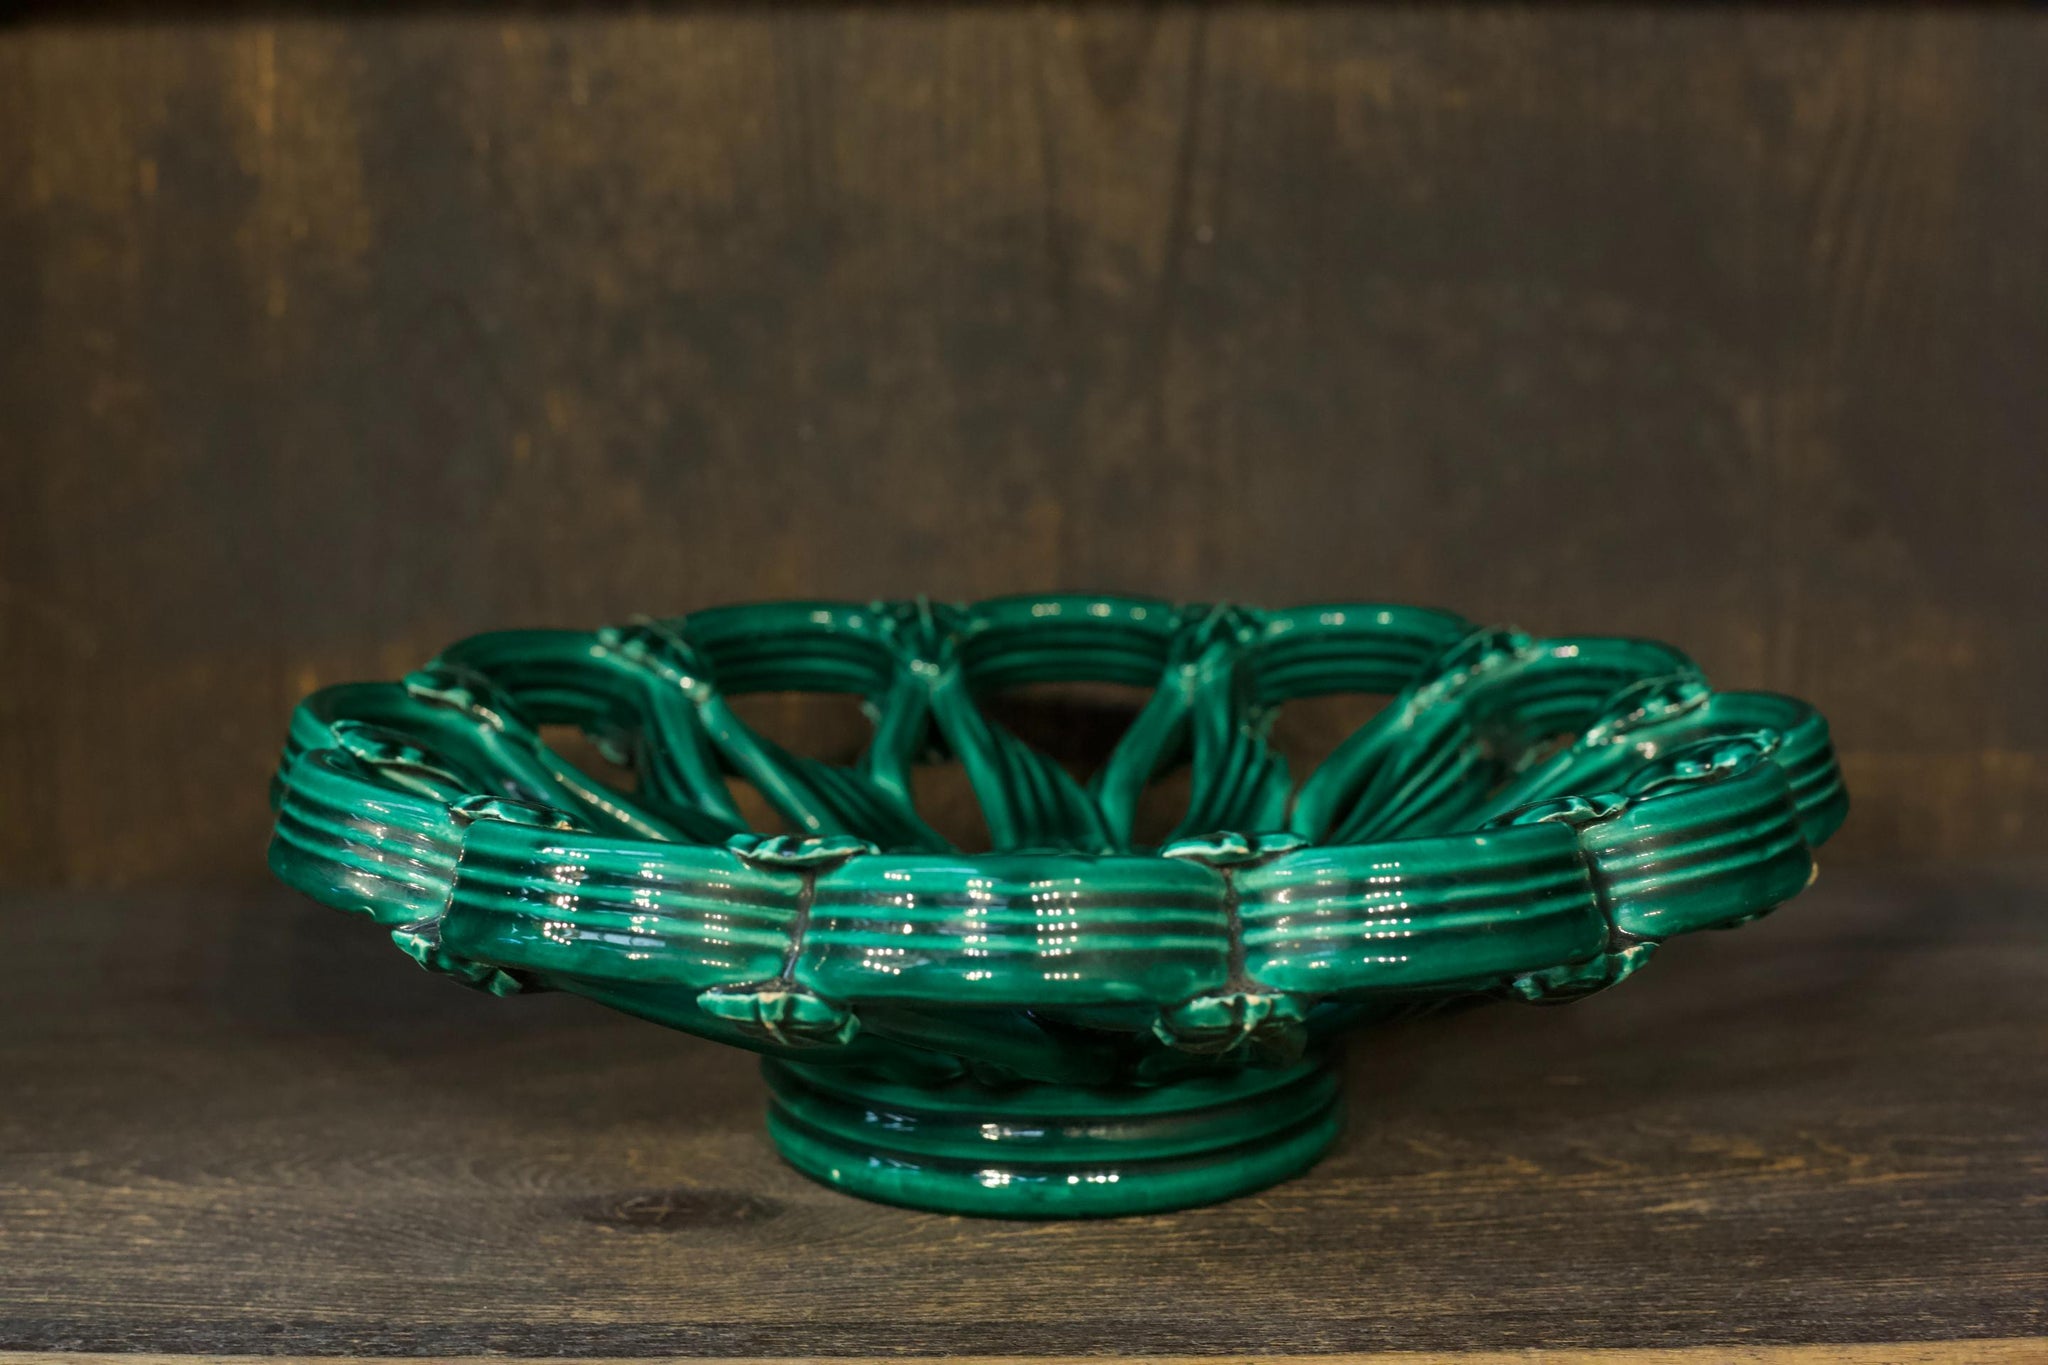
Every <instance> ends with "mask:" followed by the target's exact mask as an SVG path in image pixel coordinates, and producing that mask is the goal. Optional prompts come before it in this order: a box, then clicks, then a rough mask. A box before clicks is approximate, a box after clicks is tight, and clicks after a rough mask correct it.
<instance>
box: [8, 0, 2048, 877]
mask: <svg viewBox="0 0 2048 1365" xmlns="http://www.w3.org/2000/svg"><path fill="white" fill-rule="evenodd" d="M52 14H54V16H55V17H51V16H52ZM2044 72H2048V16H2042V15H2039V14H2030V13H2028V12H2025V11H2019V10H2013V11H1967V10H1953V9H1943V10H1919V9H1844V8H1834V7H1827V8H1817V9H1813V8H1808V9H1799V10H1789V9H1788V10H1776V11H1774V10H1756V9H1741V8H1732V9H1731V8H1718V7H1716V8H1690V7H1675V8H1674V7H1665V6H1658V7H1644V8H1637V7H1632V6H1625V5H1622V6H1604V7H1599V8H1593V9H1583V10H1581V9H1572V8H1562V7H1543V8H1537V9H1533V10H1515V11H1501V10H1493V9H1486V8H1459V9H1420V10H1409V9H1389V8H1377V7H1352V6H1311V7H1299V6H1258V7H1246V8H1219V9H1196V8H1162V9H1121V8H1116V7H1109V6H1096V7H1090V8H1087V9H1085V10H1065V9H1045V8H1009V7H1001V6H996V7H990V6H970V5H960V6H884V7H860V6H843V5H832V6H821V7H786V6H774V7H768V6H763V7H760V8H757V9H721V10H709V9H705V10H699V9H691V8H674V9H663V10H659V11H656V12H640V11H636V10H629V9H600V10H594V11H593V10H565V9H541V10H532V9H524V10H515V11H498V10H492V9H474V8H464V9H460V10H455V11H436V10H431V9H417V8H410V9H397V10H388V11H382V12H379V11H375V10H361V11H358V10H353V9H350V8H346V7H341V8H318V7H316V8H311V9H306V10H297V9H292V8H290V7H287V8H285V9H282V10H278V11H275V12H271V11H262V10H251V9H249V8H247V7H243V6H221V7H207V6H204V5H200V6H193V7H185V8H182V9H180V10H179V11H178V12H177V13H175V14H173V15H171V16H169V17H163V18H158V19H154V20H149V21H129V20H124V19H121V18H119V17H109V16H107V15H105V14H101V13H97V12H95V11H87V12H85V13H84V14H83V15H82V16H79V15H71V16H68V17H67V15H66V12H65V11H64V10H63V9H62V8H61V7H56V8H54V9H51V10H44V11H41V12H40V13H39V15H38V16H37V17H35V18H33V19H32V20H26V21H18V22H16V23H14V24H12V25H8V26H4V27H0V462H4V464H0V474H4V477H0V884H11V885H17V886H20V885H51V884H72V885H137V884H172V883H188V884H203V883H246V882H254V881H257V880H259V879H260V878H261V877H262V876H263V873H262V849H263V842H264V838H265V833H266V827H267V819H266V815H267V812H266V806H265V793H264V788H265V782H266V779H267V776H268V772H269V768H270V765H271V762H272V759H273V757H274V754H275V750H276V745H277V743H278V740H279V738H280V736H281V734H282V729H283V725H284V719H285V715H286V712H287V709H288V707H289V706H290V704H291V703H292V701H293V700H294V699H295V698H296V697H297V696H298V695H299V694H300V693H301V692H303V691H304V690H306V689H307V688H310V687H312V686H314V685H315V684H318V683H322V682H327V681H332V680H336V679H340V678H344V677H349V676H365V675H388V674H392V673H394V672H397V671H400V670H403V669H405V668H407V667H409V666H411V665H412V664H413V663H415V662H416V661H418V660H419V659H421V658H422V657H424V656H425V655H427V654H429V653H431V652H432V651H433V650H434V648H435V647H436V646H437V645H439V644H441V643H443V642H444V641H446V640H448V639H450V638H452V637H455V636H458V635H461V634H463V633H465V632H469V631H473V630H477V629H481V628H485V627H490V626H497V625H506V624H515V623H565V624H566V623H594V622H599V621H602V620H605V619H609V618H617V617H621V616H624V615H627V614H630V613H633V612H639V611H654V612H673V611H681V610H685V609H688V608H692V607H696V606H700V605H705V604H709V603H713V602H718V601H721V600H728V599H734V598H748V597H757V596H763V595H784V594H823V595H833V596H847V597H866V596H869V595H874V594H898V593H910V592H914V591H916V590H919V589H924V590H928V591H930V592H932V593H934V594H937V595H945V596H967V595H978V594H987V593H996V592H1002V591H1007V590H1012V589H1018V588H1027V587H1039V586H1093V585H1099V586H1103V587H1112V588H1122V589H1130V590H1140V591H1152V592H1159V593H1165V594H1172V595H1179V596H1210V595H1228V596H1233V597H1241V598H1245V599H1249V600H1255V601H1269V602H1289V601H1295V600H1302V599H1324V598H1359V597H1393V598H1406V599H1417V600H1424V601H1431V602H1439V603H1442V604H1445V605H1449V606H1453V607H1456V608H1458V609H1460V610H1462V611H1464V612H1466V613H1467V614H1470V615H1474V616H1478V617H1483V618H1489V619H1497V620H1504V621H1513V622H1517V623H1520V624H1522V625H1524V626H1526V627H1528V628H1530V629H1533V630H1538V631H1574V630H1617V631H1625V632H1637V633H1645V634H1651V635H1656V636H1661V637H1666V638H1670V639H1673V640H1675V641H1678V642H1680V643H1682V644H1684V645H1685V646H1687V647H1689V648H1690V649H1692V650H1693V651H1694V652H1695V653H1696V654H1697V655H1698V657H1700V659H1701V660H1702V661H1703V662H1704V663H1706V664H1707V665H1708V666H1709V667H1710V668H1711V669H1712V670H1713V671H1714V673H1715V674H1716V676H1717V677H1718V678H1719V679H1720V680H1721V681H1723V682H1725V683H1727V684H1731V685H1744V686H1758V685H1760V686H1768V687H1775V688H1781V689H1786V690H1791V691H1795V692H1798V693H1800V694H1803V695H1805V696H1808V697H1810V698H1812V699H1814V700H1815V701H1817V702H1819V703H1820V704H1821V705H1822V706H1823V707H1825V708H1826V710H1827V711H1828V713H1829V714H1830V715H1831V717H1832V718H1833V719H1834V721H1835V724H1836V731H1837V735H1838V738H1839V741H1840V743H1841V745H1842V748H1843V750H1844V753H1845V756H1846V760H1847V762H1848V766H1849V769H1850V774H1851V779H1852V783H1853V786H1854V790H1855V794H1856V798H1857V800H1858V803H1859V810H1858V814H1857V815H1856V817H1855V818H1854V819H1853V820H1852V822H1851V825H1850V827H1849V830H1848V831H1847V833H1846V834H1845V835H1844V838H1843V841H1842V845H1841V850H1842V856H1844V857H1848V858H1873V857H1885V856H1890V855H1894V854H1896V855H1949V854H1957V855H1960V854H1976V853H1997V852H2005V851H2013V850H2018V849H2023V848H2027V847H2030V846H2033V845H2037V844H2038V843H2039V839H2040V833H2041V830H2042V828H2043V824H2044V821H2048V721H2044V718H2043V701H2044V699H2048V636H2044V631H2043V626H2044V623H2048V516H2044V513H2048V447H2044V433H2048V250H2044V245H2043V244H2044V242H2048V136H2044V130H2048V77H2044Z"/></svg>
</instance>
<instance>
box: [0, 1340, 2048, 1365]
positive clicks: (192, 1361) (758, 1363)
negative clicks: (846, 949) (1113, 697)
mask: <svg viewBox="0 0 2048 1365" xmlns="http://www.w3.org/2000/svg"><path fill="white" fill-rule="evenodd" d="M2044 1354H2048V1342H2043V1341H2041V1340H2038V1339H2035V1340H2026V1339H2015V1340H2010V1341H1990V1340H1984V1339H1981V1338H1979V1339H1974V1340H1969V1341H1928V1342H1888V1343H1885V1344H1883V1345H1877V1346H1700V1347H1689V1348H1688V1347H1680V1348H1678V1349H1676V1350H1668V1351H1661V1350H1654V1349H1653V1350H1646V1351H1629V1350H1621V1351H1598V1350H1595V1351H1546V1350H1542V1349H1540V1348H1538V1349H1533V1350H1527V1351H1454V1352H1442V1351H1427V1352H1423V1351H1394V1352H1377V1351H1376V1352H1374V1353H1372V1354H1370V1355H1359V1354H1356V1353H1352V1352H1331V1353H1327V1354H1321V1355H1307V1356H1263V1355H1262V1356H1259V1357H1256V1358H1257V1359H1258V1360H1259V1361H1260V1362H1261V1365H2038V1362H2039V1361H2040V1360H2041V1359H2042V1358H2043V1356H2044ZM458 1358H459V1357H458ZM878 1358H886V1359H888V1360H890V1361H893V1362H895V1365H937V1363H938V1362H940V1361H945V1362H947V1365H1025V1363H1026V1362H1030V1363H1031V1365H1047V1363H1048V1362H1050V1361H1054V1360H1058V1359H1060V1358H1061V1357H1057V1356H1042V1355H1038V1356H889V1357H875V1356H802V1357H796V1356H790V1357H783V1358H782V1359H785V1360H788V1361H789V1362H790V1365H838V1362H853V1361H866V1360H875V1359H878ZM263 1359H264V1360H265V1362H267V1365H329V1362H334V1361H339V1360H348V1361H350V1362H352V1365H399V1362H406V1365H416V1362H417V1361H418V1360H419V1357H417V1356H385V1357H375V1356H345V1357H343V1356H265V1357H264V1358H263ZM567 1359H577V1360H581V1361H583V1362H584V1365H591V1362H590V1360H589V1358H587V1357H565V1358H563V1360H562V1361H547V1360H535V1361H532V1362H531V1365H564V1362H565V1361H566V1360H567ZM613 1359H617V1360H630V1361H633V1362H635V1365H656V1362H664V1363H666V1362H675V1363H676V1365H680V1362H683V1361H689V1362H691V1365H732V1362H734V1361H739V1360H747V1361H750V1362H753V1365H765V1361H766V1358H764V1357H758V1356H726V1357H717V1356H618V1357H613ZM1069 1359H1075V1360H1083V1361H1089V1362H1095V1363H1096V1365H1108V1362H1112V1361H1119V1360H1129V1361H1132V1362H1140V1361H1142V1362H1143V1365H1226V1363H1227V1362H1229V1361H1231V1360H1232V1359H1233V1357H1230V1356H1213V1355H1205V1356H1142V1357H1140V1356H1114V1355H1090V1356H1076V1357H1069ZM1235 1359H1239V1360H1242V1359H1244V1357H1241V1356H1240V1357H1235ZM0 1365H250V1358H249V1357H248V1356H230V1355H160V1354H152V1353H148V1352H135V1353H128V1354H105V1353H85V1352H55V1351H0Z"/></svg>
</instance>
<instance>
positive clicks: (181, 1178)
mask: <svg viewBox="0 0 2048 1365" xmlns="http://www.w3.org/2000/svg"><path fill="white" fill-rule="evenodd" d="M0 936H4V941H5V942H6V943H7V945H8V954H9V956H8V965H9V979H8V985H7V988H6V990H5V991H0V1096H4V1097H5V1102H4V1104H0V1348H10V1349H16V1350H59V1349H62V1350H94V1351H116V1350H119V1351H149V1352H158V1353H170V1354H206V1353H224V1354H246V1353H261V1354H290V1355H338V1354H358V1353H361V1354H371V1355H405V1354H414V1353H439V1354H474V1353H479V1352H511V1353H517V1354H529V1355H548V1356H629V1355H663V1354H668V1355H677V1354H692V1355H694V1354H706V1355H719V1356H746V1355H761V1354H766V1355H777V1356H788V1355H803V1356H813V1355H830V1356H853V1355H860V1356H879V1355H935V1354H942V1353H948V1352H961V1353H969V1354H979V1355H1045V1354H1054V1355H1058V1354H1074V1353H1099V1352H1106V1353H1115V1354H1121V1355H1127V1356H1144V1355H1185V1354H1210V1353H1252V1352H1276V1353H1294V1354H1301V1353H1315V1352H1329V1351H1352V1352H1373V1351H1390V1350H1404V1351H1457V1350H1465V1351H1487V1350H1492V1351H1519V1350H1521V1349H1523V1348H1526V1347H1534V1346H1545V1347H1550V1348H1556V1349H1564V1348H1581V1347H1594V1346H1598V1347H1615V1348H1624V1347H1625V1348H1633V1349H1639V1350H1668V1349H1674V1348H1678V1347H1689V1346H1711V1347H1714V1348H1715V1350H1716V1351H1719V1352H1721V1354H1720V1355H1718V1356H1715V1357H1712V1358H1718V1359H1738V1358H1743V1359H1746V1358H1748V1357H1742V1356H1738V1355H1737V1354H1736V1348H1738V1347H1739V1348H1743V1349H1750V1348H1761V1347H1765V1346H1771V1345H1781V1344H1810V1345H1813V1344H1817V1345H1830V1344H1832V1345H1857V1344H1866V1345H1868V1344H1881V1343H1898V1342H1923V1341H1924V1342H1936V1343H1940V1342H1948V1343H1951V1345H1949V1346H1946V1347H1940V1348H1939V1349H1938V1350H1937V1348H1935V1347H1929V1348H1928V1350H1929V1352H1932V1354H1921V1355H1913V1354H1908V1353H1906V1352H1905V1351H1904V1350H1903V1348H1896V1347H1886V1348H1885V1349H1886V1350H1891V1351H1893V1352H1894V1353H1893V1354H1889V1355H1887V1354H1883V1353H1882V1352H1880V1353H1878V1354H1875V1355H1870V1354H1865V1355H1861V1356H1858V1355H1844V1356H1842V1357H1840V1358H1841V1359H1845V1360H1872V1359H1881V1360H1918V1359H1935V1360H1949V1359H1973V1358H1974V1359H1982V1360H1994V1359H2013V1358H2027V1357H2026V1356H2025V1354H2024V1348H2023V1347H2014V1348H2011V1349H2012V1350H2018V1351H2021V1354H2020V1355H2018V1356H2013V1355H2010V1354H2008V1355H2006V1356H2003V1357H2001V1356H1997V1355H1994V1354H1992V1350H1993V1348H1991V1347H1988V1346H1987V1347H1985V1348H1983V1351H1984V1353H1983V1354H1981V1355H1977V1356H1971V1355H1970V1354H1968V1352H1969V1351H1970V1350H1972V1349H1974V1348H1972V1347H1969V1346H1967V1345H1966V1346H1961V1347H1958V1346H1955V1345H1953V1343H1956V1342H1958V1341H1962V1342H1966V1343H1967V1342H1969V1341H1971V1340H1973V1339H1977V1338H1986V1339H1989V1338H2004V1339H2008V1340H2011V1339H2033V1338H2042V1337H2048V1296H2044V1294H2043V1292H2042V1290H2043V1287H2044V1286H2048V1074H2044V1068H2043V1067H2042V1065H2041V1059H2042V1057H2043V1056H2044V1054H2048V993H2044V992H2043V990H2042V988H2041V986H2042V982H2043V980H2044V979H2048V867H2044V866H2042V865H2038V864H2034V865H2020V866H2007V867H1979V868H1946V869H1943V868H1924V869H1917V870H1902V871H1899V870H1895V871H1881V870H1877V869H1863V870H1857V871H1853V872H1848V873H1841V874H1836V873H1834V872H1830V873H1829V874H1827V875H1825V876H1824V877H1823V879H1822V881H1821V882H1820V884H1819V885H1818V886H1817V887H1816V888H1815V889H1814V890H1813V891H1812V892H1810V893H1809V894H1808V896H1807V897H1805V898H1803V899H1802V900H1800V901H1799V902H1797V903H1796V904H1795V905H1794V906H1793V907H1791V908H1788V909H1787V910H1786V911H1785V912H1783V913H1782V914H1780V915H1778V916H1775V917H1773V918H1771V919H1768V920H1765V921H1763V922H1761V923H1759V924H1755V925H1752V926H1749V927H1747V928H1745V929H1743V930H1741V931H1739V932H1737V933H1733V934H1726V935H1712V936H1706V937H1703V938H1698V939H1690V940H1680V941H1678V942H1675V943H1673V944H1671V945H1668V946H1667V947H1666V948H1665V949H1664V950H1663V951H1662V952H1661V953H1660V955H1659V958H1658V961H1657V962H1655V963H1653V964H1652V965H1651V966H1650V968H1649V969H1648V970H1647V971H1645V972H1644V973H1642V974H1641V975H1640V976H1638V977H1637V978H1635V979H1633V980H1631V981H1629V982H1628V983H1626V984H1625V985H1623V986H1622V987H1620V988H1618V989H1616V990H1614V991H1612V992H1609V993H1607V994H1605V995H1603V996H1600V997H1597V998H1595V999H1593V1000H1590V1001H1587V1002H1585V1003H1582V1004H1578V1005H1574V1006H1570V1007H1566V1008H1561V1009H1536V1008H1530V1007H1510V1006H1500V1007H1494V1008H1489V1009H1484V1010H1479V1011H1473V1012H1469V1013H1466V1014H1462V1015H1458V1016H1455V1017H1451V1018H1444V1019H1438V1020H1434V1021H1429V1022H1424V1023H1417V1024H1413V1025H1408V1026H1403V1027H1400V1028H1396V1029H1392V1030H1389V1031H1386V1032H1383V1033H1379V1034H1376V1035H1370V1036H1367V1037H1364V1038H1361V1039H1360V1040H1359V1045H1358V1046H1357V1047H1356V1048H1355V1049H1354V1051H1353V1055H1352V1058H1351V1061H1350V1065H1349V1068H1348V1073H1347V1074H1348V1084H1349V1087H1350V1091H1349V1093H1350V1106H1351V1108H1350V1120H1349V1129H1348V1133H1347V1136H1346V1137H1345V1138H1344V1139H1343V1141H1342V1144H1341V1146H1340V1147H1339V1149H1338V1150H1337V1151H1336V1152H1335V1154H1334V1155H1332V1156H1331V1157H1330V1159H1328V1160H1327V1161H1325V1162H1324V1163H1323V1164H1322V1165H1321V1166H1320V1167H1318V1168H1317V1169H1316V1170H1315V1171H1314V1172H1313V1173H1312V1174H1310V1175H1308V1176H1307V1177H1305V1178H1303V1179H1301V1180H1298V1181H1295V1182H1292V1183H1289V1184H1286V1185H1283V1186H1280V1187H1278V1188H1276V1189H1273V1190H1271V1191H1269V1192H1267V1193H1264V1194H1262V1195H1259V1196H1257V1197H1254V1198H1249V1199H1244V1200H1240V1201H1237V1202H1235V1203H1231V1204H1226V1205H1223V1206H1220V1207H1217V1208H1212V1209H1204V1210H1196V1211H1191V1212H1187V1213H1183V1214H1178V1215H1174V1216H1170V1217H1157V1218H1143V1219H1133V1220H1128V1221H1116V1222H1101V1223H1056V1224H1039V1225H1032V1224H1006V1223H993V1222H980V1221H973V1220H963V1219H956V1218H946V1217H939V1216H934V1215H926V1214H918V1213H909V1212H902V1211H896V1210H890V1209H885V1208H881V1207H878V1206H873V1205H868V1204H863V1203H860V1202H857V1201H854V1200H852V1199H849V1198H846V1197H843V1196H840V1195H837V1194H834V1193H831V1192H829V1191H827V1190H825V1189H823V1188H821V1187H818V1186H815V1185H812V1184H810V1183H808V1182H807V1181H805V1180H804V1179H802V1178H801V1177H799V1176H797V1175H796V1174H795V1173H794V1172H792V1171H790V1170H789V1169H787V1168H786V1167H784V1166H783V1165H782V1164H780V1162H779V1161H778V1160H777V1159H776V1157H775V1155H774V1153H773V1151H772V1150H771V1149H770V1147H769V1146H768V1144H767V1142H766V1140H765V1139H764V1137H763V1135H762V1131H761V1122H760V1121H761V1087H760V1083H759V1080H758V1078H757V1076H756V1074H755V1072H754V1068H753V1066H752V1065H751V1063H750V1062H749V1060H748V1059H746V1058H745V1057H743V1056H741V1055H740V1054H738V1053H735V1052H731V1051H727V1050H722V1049H720V1048H717V1047H714V1046H712V1045H709V1044H705V1043H700V1042H697V1041H694V1040H691V1039H688V1038H685V1037H681V1036H678V1035H672V1034H668V1033H665V1032H663V1031H662V1030H659V1029H657V1028H654V1027H653V1026H651V1025H647V1024H642V1023H637V1022H634V1021H630V1020H626V1019H623V1018H619V1017H615V1016H612V1015H610V1014H607V1013H606V1012H604V1011H603V1010H601V1009H599V1008H597V1007H596V1006H593V1005H589V1004H587V1003H584V1002H581V1001H577V1000H574V999H570V998H566V997H558V996H548V997H540V998H532V999H524V998H522V999H515V1000H498V999H493V998H490V997H486V996H482V995H477V994H473V993H470V992H467V991H464V990H462V989H460V988H459V987H456V986H454V985H452V984H450V983H448V982H445V981H442V980H438V979H434V978H431V977H429V976H427V975H426V974H425V973H422V972H419V971H418V970H417V969H416V968H414V967H413V966H412V965H411V964H410V963H409V962H406V961H405V960H403V959H402V958H400V957H399V956H398V954H397V953H396V952H395V950H392V949H391V948H389V947H388V946H386V945H384V944H383V943H381V942H380V941H379V936H378V935H377V934H376V933H375V932H374V931H373V930H371V929H370V928H369V927H368V926H367V925H365V924H362V923H359V922H356V921H352V920H349V919H346V918H345V917H343V916H340V915H337V914H335V913H333V912H331V911H326V910H322V909H320V908H318V907H315V906H312V905H310V904H305V903H302V902H299V901H296V900H294V899H292V898H290V897H289V896H286V895H282V894H277V895H255V896H248V897H223V896H222V895H220V894H216V893H205V894H201V893H192V894H184V895H172V894H167V893H153V894H149V895H114V894H84V893H69V894H61V895H60V894H50V895H36V896H20V895H17V896H13V897H9V898H6V899H4V900H0ZM1943 1351H1945V1352H1947V1354H1942V1353H1941V1352H1943ZM1651 1358H1653V1359H1654V1358H1656V1357H1651ZM1758 1358H1761V1359H1769V1358H1770V1357H1768V1356H1763V1357H1758ZM1830 1358H1831V1357H1827V1356H1825V1355H1823V1356H1819V1357H1816V1358H1815V1359H1821V1360H1825V1359H1830ZM1793 1359H1801V1358H1800V1357H1793Z"/></svg>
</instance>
